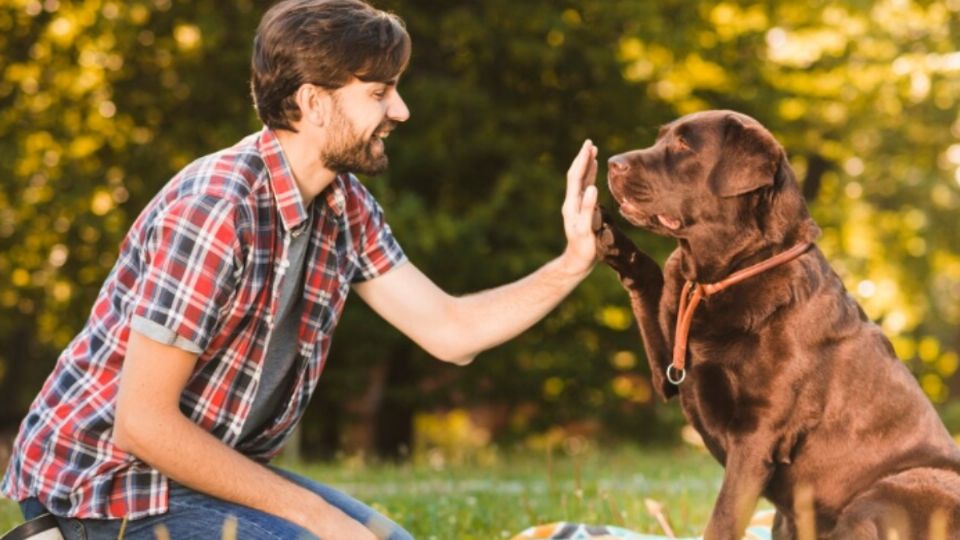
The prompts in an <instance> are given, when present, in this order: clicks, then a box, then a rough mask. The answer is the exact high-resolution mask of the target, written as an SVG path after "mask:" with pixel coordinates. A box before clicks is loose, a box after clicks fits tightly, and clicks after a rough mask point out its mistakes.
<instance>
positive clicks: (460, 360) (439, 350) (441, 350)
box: [425, 343, 477, 366]
mask: <svg viewBox="0 0 960 540" xmlns="http://www.w3.org/2000/svg"><path fill="white" fill-rule="evenodd" d="M425 349H426V351H427V352H428V353H430V355H431V356H433V357H434V358H436V359H437V360H440V361H441V362H446V363H448V364H454V365H457V366H466V365H469V364H472V363H473V359H474V358H476V357H477V353H468V352H464V351H463V348H462V347H457V346H456V345H455V344H453V343H447V344H435V345H433V346H432V347H425Z"/></svg>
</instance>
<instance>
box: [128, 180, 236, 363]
mask: <svg viewBox="0 0 960 540" xmlns="http://www.w3.org/2000/svg"><path fill="white" fill-rule="evenodd" d="M154 223H155V225H154V226H153V227H152V229H151V230H150V231H148V232H147V234H148V239H147V242H146V245H145V248H144V251H143V254H142V258H141V264H142V265H143V268H142V274H141V275H142V279H141V281H140V286H139V287H138V289H137V295H136V298H135V299H134V302H133V313H132V315H133V320H134V321H138V322H137V325H135V326H134V328H135V329H138V330H140V331H142V330H146V331H147V332H145V333H146V335H147V336H148V337H156V338H159V340H160V341H162V342H166V343H168V344H173V345H177V346H179V347H180V348H183V349H186V350H190V351H192V352H200V351H203V350H206V348H207V346H208V345H209V344H210V341H211V339H212V337H213V335H214V332H215V331H216V329H217V326H218V322H219V319H220V313H221V311H222V310H223V308H224V306H225V304H226V303H227V302H228V300H229V298H230V297H231V295H232V293H233V291H234V289H235V288H236V279H235V272H234V270H235V268H236V260H237V258H236V254H237V252H238V242H237V233H236V226H235V223H234V209H233V205H232V204H231V203H230V202H229V201H228V200H225V199H223V198H218V197H215V196H211V195H203V196H195V197H191V198H187V199H183V200H180V201H178V202H176V203H174V204H173V205H171V206H169V207H167V208H166V209H164V210H163V211H161V215H160V216H159V217H158V219H157V220H155V222H154ZM162 329H166V330H168V331H169V333H165V332H163V331H162ZM189 345H192V347H190V346H189Z"/></svg>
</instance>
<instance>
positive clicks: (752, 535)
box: [512, 511, 773, 540]
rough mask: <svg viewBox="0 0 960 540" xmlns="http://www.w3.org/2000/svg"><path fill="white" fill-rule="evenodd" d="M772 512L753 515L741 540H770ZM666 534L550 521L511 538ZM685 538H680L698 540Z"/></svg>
mask: <svg viewBox="0 0 960 540" xmlns="http://www.w3.org/2000/svg"><path fill="white" fill-rule="evenodd" d="M772 520H773V513H772V512H769V511H766V512H758V513H757V514H755V515H754V517H753V521H752V522H751V524H750V527H749V528H748V529H747V533H746V535H744V537H743V540H770V538H771V536H770V534H771V533H770V523H771V521H772ZM669 538H670V537H668V536H659V535H656V534H640V533H637V532H633V531H628V530H626V529H623V528H620V527H610V526H607V525H586V524H583V523H567V522H559V523H550V524H547V525H537V526H535V527H530V528H529V529H527V530H525V531H523V532H522V533H520V534H518V535H517V536H514V537H513V539H512V540H602V539H607V540H618V539H620V540H667V539H669ZM698 539H699V537H698V538H697V539H693V538H685V539H680V540H698Z"/></svg>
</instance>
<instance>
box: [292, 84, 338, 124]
mask: <svg viewBox="0 0 960 540" xmlns="http://www.w3.org/2000/svg"><path fill="white" fill-rule="evenodd" d="M293 100H294V101H295V102H296V103H297V107H300V121H301V122H309V123H310V124H313V125H315V126H317V127H322V126H323V125H324V124H325V123H326V121H327V112H328V110H329V107H330V103H329V101H330V96H329V93H328V92H325V91H324V90H323V89H322V88H320V87H319V86H315V85H312V84H307V83H305V84H301V85H300V88H297V91H296V92H294V93H293Z"/></svg>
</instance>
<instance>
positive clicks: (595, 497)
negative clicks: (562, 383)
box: [0, 448, 722, 540]
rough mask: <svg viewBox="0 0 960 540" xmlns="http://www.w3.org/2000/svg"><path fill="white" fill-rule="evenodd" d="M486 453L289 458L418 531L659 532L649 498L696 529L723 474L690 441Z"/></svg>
mask: <svg viewBox="0 0 960 540" xmlns="http://www.w3.org/2000/svg"><path fill="white" fill-rule="evenodd" d="M474 461H479V459H477V460H474ZM483 461H484V464H482V465H480V464H463V465H459V466H449V465H443V464H442V463H441V462H440V460H433V466H431V465H428V464H419V465H410V464H407V465H386V464H373V465H372V464H365V463H362V462H361V461H360V460H358V459H345V460H341V461H339V462H337V463H333V464H320V465H311V464H307V465H298V466H292V467H290V468H291V469H294V470H296V471H297V472H299V473H301V474H305V475H306V476H309V477H311V478H314V479H316V480H318V481H320V482H324V483H326V484H329V485H332V486H336V487H338V488H340V489H342V490H344V491H346V492H348V493H350V494H351V495H353V496H355V497H357V498H359V499H360V500H362V501H365V502H367V503H368V504H371V505H373V506H374V507H375V508H377V509H378V510H380V511H381V512H384V513H385V514H387V515H388V516H390V517H391V518H392V519H394V520H396V521H397V522H399V523H400V524H401V525H403V526H404V527H405V528H406V529H407V530H409V531H410V532H411V533H412V534H413V535H414V536H415V537H416V538H418V539H420V540H430V539H435V540H440V539H444V540H446V539H451V538H455V539H458V540H473V539H477V540H479V539H484V540H489V539H495V538H510V537H512V536H513V535H515V534H517V533H519V532H520V531H522V530H523V529H525V528H527V527H529V526H531V525H534V524H540V523H549V522H553V521H582V522H588V523H595V524H608V525H619V526H623V527H625V528H628V529H631V530H635V531H638V532H648V533H662V531H661V530H660V528H659V526H658V525H657V523H656V521H655V520H654V519H653V517H651V516H650V515H649V514H648V512H647V510H646V507H645V504H644V499H645V498H652V499H654V500H656V501H658V502H660V503H662V504H663V505H664V506H665V509H666V514H667V515H668V516H669V518H670V521H671V523H672V524H673V527H674V530H675V532H676V533H677V534H679V535H694V534H699V533H700V532H702V531H701V528H702V527H703V526H704V525H705V524H706V522H707V518H708V516H709V513H710V510H711V508H712V504H713V499H714V497H715V496H716V493H717V490H718V489H719V485H720V479H721V476H722V470H721V468H720V467H719V466H718V465H717V464H716V463H715V462H714V461H713V460H712V459H711V458H710V457H709V456H707V455H705V454H703V453H699V452H696V451H694V450H688V449H676V450H640V449H627V448H621V449H617V450H613V451H596V450H584V451H581V452H580V453H579V454H578V455H573V456H571V455H567V454H564V453H562V452H559V451H557V452H554V453H551V454H549V455H548V453H546V452H544V453H543V454H533V453H529V452H527V453H522V454H520V455H505V454H502V453H488V454H486V455H485V457H484V459H483ZM18 519H19V512H18V511H17V507H16V505H14V504H13V503H12V502H10V501H7V500H0V531H3V530H6V529H8V528H10V527H12V526H13V525H14V524H15V523H16V522H17V520H18Z"/></svg>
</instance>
